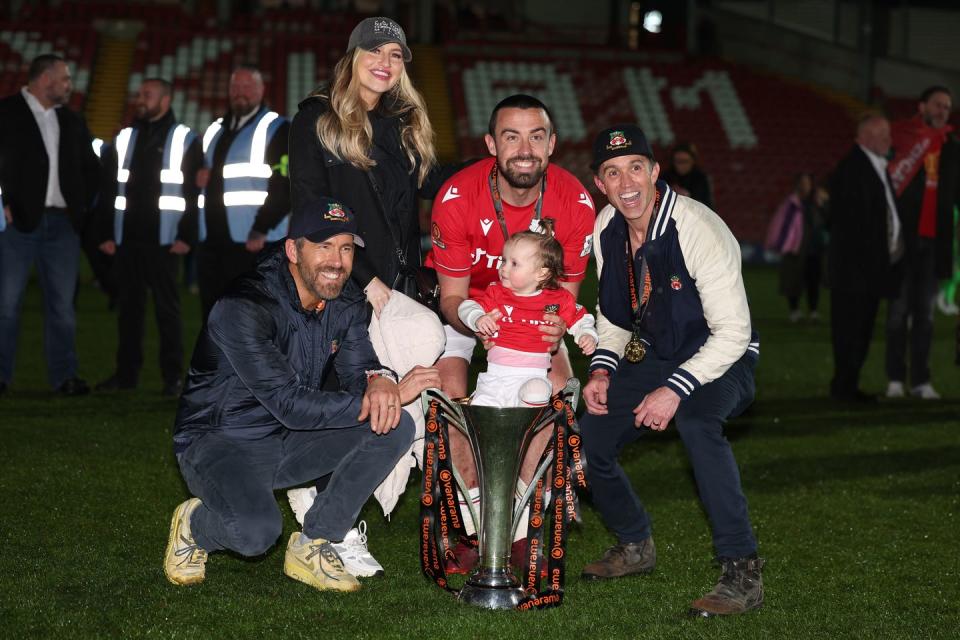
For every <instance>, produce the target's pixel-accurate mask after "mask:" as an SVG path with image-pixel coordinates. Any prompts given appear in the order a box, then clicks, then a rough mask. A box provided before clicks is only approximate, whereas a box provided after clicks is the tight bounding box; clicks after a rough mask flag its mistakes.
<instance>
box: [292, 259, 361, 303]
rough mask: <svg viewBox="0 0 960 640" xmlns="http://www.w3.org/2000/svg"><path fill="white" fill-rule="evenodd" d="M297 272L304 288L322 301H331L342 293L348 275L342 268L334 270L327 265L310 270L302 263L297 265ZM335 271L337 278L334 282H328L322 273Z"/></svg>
mask: <svg viewBox="0 0 960 640" xmlns="http://www.w3.org/2000/svg"><path fill="white" fill-rule="evenodd" d="M297 271H299V272H300V279H301V280H302V281H303V284H304V286H306V287H307V289H309V290H310V293H312V294H313V295H315V296H317V297H318V298H323V299H324V300H332V299H333V298H336V297H337V296H339V295H340V292H342V291H343V287H344V286H346V284H347V278H348V277H349V274H348V273H347V271H346V270H345V269H343V268H342V267H338V268H336V269H334V268H333V267H330V266H328V265H323V264H321V265H317V266H316V267H315V268H313V269H311V268H310V267H308V266H307V265H305V264H303V262H302V261H301V262H298V263H297ZM330 271H336V272H337V274H338V277H337V279H336V280H330V279H329V278H327V277H326V276H325V275H323V272H330Z"/></svg>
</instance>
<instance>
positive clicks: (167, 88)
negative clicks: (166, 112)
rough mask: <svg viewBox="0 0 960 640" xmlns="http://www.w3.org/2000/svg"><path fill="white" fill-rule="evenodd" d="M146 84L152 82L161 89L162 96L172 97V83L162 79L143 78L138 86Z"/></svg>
mask: <svg viewBox="0 0 960 640" xmlns="http://www.w3.org/2000/svg"><path fill="white" fill-rule="evenodd" d="M148 82H154V83H156V84H158V85H160V86H161V87H162V88H163V95H165V96H173V83H172V82H170V81H169V80H164V79H163V78H144V79H143V82H141V83H140V84H147V83H148Z"/></svg>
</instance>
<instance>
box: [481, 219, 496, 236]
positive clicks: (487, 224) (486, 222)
mask: <svg viewBox="0 0 960 640" xmlns="http://www.w3.org/2000/svg"><path fill="white" fill-rule="evenodd" d="M492 226H493V220H490V219H489V218H486V219H484V220H481V221H480V229H482V230H483V235H487V233H488V232H489V231H490V227H492Z"/></svg>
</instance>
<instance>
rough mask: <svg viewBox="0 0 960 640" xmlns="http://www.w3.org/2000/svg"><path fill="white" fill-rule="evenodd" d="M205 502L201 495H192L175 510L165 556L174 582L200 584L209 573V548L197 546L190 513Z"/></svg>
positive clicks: (165, 565)
mask: <svg viewBox="0 0 960 640" xmlns="http://www.w3.org/2000/svg"><path fill="white" fill-rule="evenodd" d="M201 504H202V503H201V502H200V498H190V499H189V500H187V501H186V502H183V503H181V504H180V505H179V506H178V507H177V508H176V510H175V511H174V512H173V520H172V521H171V522H170V537H169V538H168V539H167V552H166V554H165V555H164V556H163V572H164V573H165V574H167V580H169V581H170V582H172V583H173V584H180V585H188V584H199V583H201V582H203V578H204V577H205V576H206V574H207V567H206V563H207V552H206V551H204V550H203V549H201V548H200V547H198V546H197V543H196V541H195V540H194V539H193V534H192V533H191V532H190V516H192V515H193V512H194V511H196V510H197V507H199V506H200V505H201Z"/></svg>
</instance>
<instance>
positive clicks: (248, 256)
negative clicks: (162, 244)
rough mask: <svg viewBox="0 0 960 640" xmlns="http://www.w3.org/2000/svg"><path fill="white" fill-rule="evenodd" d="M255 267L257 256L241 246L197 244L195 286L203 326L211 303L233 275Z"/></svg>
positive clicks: (219, 294) (221, 292) (223, 290)
mask: <svg viewBox="0 0 960 640" xmlns="http://www.w3.org/2000/svg"><path fill="white" fill-rule="evenodd" d="M256 264H257V254H255V253H250V252H249V251H247V249H246V246H245V245H243V244H239V243H231V244H218V245H213V244H206V243H204V244H201V245H200V248H199V249H198V250H197V284H198V285H199V287H200V308H201V312H202V313H203V321H204V323H206V321H207V316H209V315H210V309H212V308H213V303H215V302H216V301H217V300H219V299H220V296H222V295H223V294H224V292H226V290H227V286H228V285H229V284H230V283H231V282H233V280H234V279H235V278H236V277H237V276H240V275H243V274H244V273H246V272H247V271H252V270H253V268H254V267H255V266H256Z"/></svg>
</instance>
